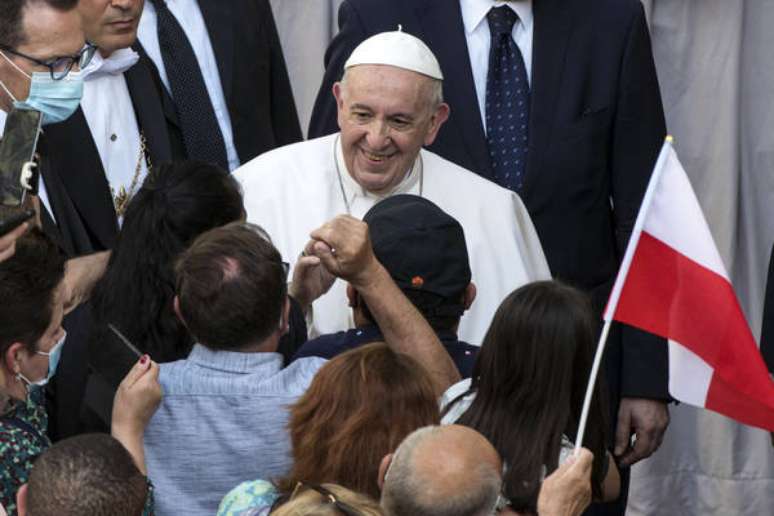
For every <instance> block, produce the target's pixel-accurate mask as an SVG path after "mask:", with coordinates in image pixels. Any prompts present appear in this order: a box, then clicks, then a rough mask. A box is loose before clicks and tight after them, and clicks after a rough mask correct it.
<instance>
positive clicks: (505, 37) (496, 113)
mask: <svg viewBox="0 0 774 516" xmlns="http://www.w3.org/2000/svg"><path fill="white" fill-rule="evenodd" d="M518 18H519V17H518V15H517V14H516V13H515V12H513V9H511V8H510V7H508V6H507V5H503V6H500V7H493V8H492V9H491V10H490V11H489V13H488V14H487V15H486V19H487V21H488V22H489V31H490V33H491V36H492V45H491V47H490V49H489V72H488V74H487V78H486V139H487V143H488V145H489V159H490V161H491V163H492V171H493V174H494V175H493V177H492V179H493V180H494V181H495V182H497V183H498V184H499V185H501V186H504V187H505V188H509V189H511V190H514V191H517V192H518V191H519V190H520V189H521V186H522V182H523V179H524V170H525V167H526V165H527V131H528V128H529V82H528V80H527V69H526V67H525V66H524V59H523V58H522V56H521V52H520V51H519V47H518V46H517V45H516V42H514V41H513V37H512V36H511V33H512V31H513V25H514V24H515V23H516V20H518Z"/></svg>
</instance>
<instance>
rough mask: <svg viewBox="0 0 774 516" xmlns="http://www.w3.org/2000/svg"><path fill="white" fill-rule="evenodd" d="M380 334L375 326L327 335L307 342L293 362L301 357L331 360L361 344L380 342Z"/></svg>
mask: <svg viewBox="0 0 774 516" xmlns="http://www.w3.org/2000/svg"><path fill="white" fill-rule="evenodd" d="M382 338H383V337H382V334H381V332H379V329H378V328H377V327H375V326H373V327H367V328H352V329H350V330H346V331H339V332H336V333H328V334H326V335H320V336H319V337H317V338H314V339H311V340H309V341H307V342H306V343H305V344H304V345H303V346H301V349H299V350H298V353H296V356H295V357H294V360H295V359H297V358H302V357H322V358H328V359H330V358H333V357H335V356H336V355H338V354H341V353H344V352H345V351H348V350H350V349H354V348H356V347H358V346H360V345H361V344H365V343H367V342H374V341H376V340H381V339H382Z"/></svg>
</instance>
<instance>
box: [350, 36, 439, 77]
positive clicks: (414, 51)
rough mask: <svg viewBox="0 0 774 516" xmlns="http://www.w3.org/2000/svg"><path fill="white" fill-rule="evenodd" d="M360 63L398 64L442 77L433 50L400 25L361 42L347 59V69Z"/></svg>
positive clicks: (398, 65) (429, 75) (407, 68)
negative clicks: (395, 28) (394, 29)
mask: <svg viewBox="0 0 774 516" xmlns="http://www.w3.org/2000/svg"><path fill="white" fill-rule="evenodd" d="M358 65H388V66H395V67H397V68H403V69H404V70H410V71H412V72H417V73H421V74H422V75H427V76H428V77H431V78H433V79H437V80H439V81H442V80H443V74H442V73H441V66H440V65H439V64H438V60H437V59H436V58H435V55H434V54H433V52H432V51H431V50H430V49H429V48H428V47H427V45H425V44H424V43H423V42H422V40H421V39H419V38H417V37H415V36H412V35H411V34H407V33H405V32H403V30H402V28H401V27H400V25H399V26H398V30H396V31H391V32H382V33H379V34H376V35H374V36H371V37H370V38H368V39H367V40H365V41H363V42H362V43H360V44H359V45H358V46H357V47H356V48H355V50H353V51H352V55H351V56H349V59H347V62H346V63H344V69H345V70H346V69H347V68H351V67H353V66H358Z"/></svg>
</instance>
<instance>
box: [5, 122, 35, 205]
mask: <svg viewBox="0 0 774 516" xmlns="http://www.w3.org/2000/svg"><path fill="white" fill-rule="evenodd" d="M42 118H43V117H42V115H41V113H40V111H33V110H29V109H12V110H11V112H10V113H8V118H6V121H5V132H4V134H3V138H2V140H0V203H2V204H3V205H4V206H22V205H23V203H24V199H25V196H26V195H27V193H28V191H29V193H33V194H34V193H37V184H38V181H37V179H38V177H39V173H38V172H37V170H35V168H33V167H30V166H29V163H32V162H34V159H35V150H36V149H37V146H38V136H39V135H40V127H41V121H42ZM30 173H31V177H26V176H27V175H28V174H30Z"/></svg>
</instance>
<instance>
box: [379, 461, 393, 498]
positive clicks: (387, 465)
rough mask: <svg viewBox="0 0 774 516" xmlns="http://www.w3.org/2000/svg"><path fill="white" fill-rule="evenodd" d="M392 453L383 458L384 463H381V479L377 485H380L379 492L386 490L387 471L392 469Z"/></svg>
mask: <svg viewBox="0 0 774 516" xmlns="http://www.w3.org/2000/svg"><path fill="white" fill-rule="evenodd" d="M392 455H393V454H392V453H388V454H387V455H385V456H384V457H382V462H380V463H379V477H378V478H377V479H376V483H377V484H379V491H381V490H382V489H384V477H386V476H387V470H388V469H390V464H392Z"/></svg>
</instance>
